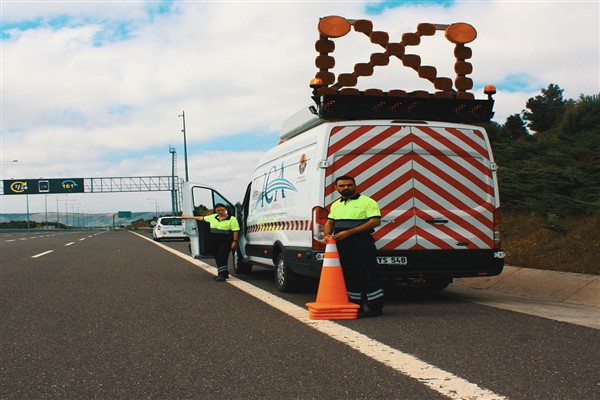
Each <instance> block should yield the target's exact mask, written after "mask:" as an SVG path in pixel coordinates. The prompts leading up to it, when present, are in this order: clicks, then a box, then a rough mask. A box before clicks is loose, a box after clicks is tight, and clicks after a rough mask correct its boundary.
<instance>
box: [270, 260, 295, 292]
mask: <svg viewBox="0 0 600 400" xmlns="http://www.w3.org/2000/svg"><path fill="white" fill-rule="evenodd" d="M298 281H299V278H298V275H296V274H295V273H294V272H292V270H291V269H290V264H289V263H288V261H287V260H286V259H285V257H284V256H283V254H279V255H278V256H277V259H276V261H275V285H276V286H277V290H279V291H280V292H284V293H286V292H287V293H289V292H293V291H294V290H296V289H297V287H298Z"/></svg>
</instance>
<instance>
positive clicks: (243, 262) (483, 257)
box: [184, 107, 504, 291]
mask: <svg viewBox="0 0 600 400" xmlns="http://www.w3.org/2000/svg"><path fill="white" fill-rule="evenodd" d="M315 111H316V110H315V109H314V107H310V108H307V109H305V110H302V111H301V112H300V113H298V114H297V115H295V116H293V117H292V118H290V119H289V120H288V121H287V122H286V123H284V127H283V130H282V133H281V137H282V142H281V143H280V144H278V145H277V146H275V147H274V148H272V149H271V150H270V151H268V152H267V153H266V154H265V155H264V156H263V157H262V159H261V160H260V161H259V162H258V165H257V167H256V169H255V170H254V171H253V173H252V176H251V179H250V183H249V185H248V188H247V191H246V195H245V198H244V200H243V202H242V204H241V207H238V208H239V209H238V210H235V211H234V207H233V204H232V203H231V202H229V201H227V200H226V199H224V198H223V197H222V196H221V195H219V193H218V192H217V191H216V190H214V189H212V188H208V187H206V186H201V185H196V184H193V183H186V184H185V186H184V214H191V213H192V212H194V211H196V212H198V210H201V209H205V208H212V207H214V204H216V203H219V202H222V203H226V204H228V205H229V206H230V208H231V210H230V212H237V217H238V220H239V222H240V226H241V229H242V232H241V234H240V240H239V251H238V252H236V254H234V255H233V270H234V272H235V273H236V274H242V273H249V272H250V271H251V269H252V265H257V266H262V267H268V268H273V269H275V270H276V284H277V287H278V289H279V290H281V291H288V290H293V288H294V286H295V285H296V283H298V282H299V280H300V277H301V276H306V277H314V278H316V277H319V274H320V269H321V265H322V259H323V254H324V249H325V246H324V245H323V244H322V243H321V242H320V241H319V240H318V239H320V238H321V237H322V231H323V226H324V224H325V222H326V220H327V214H328V211H327V208H328V207H329V206H330V205H331V204H332V203H333V202H334V201H335V200H336V199H337V198H338V197H339V194H338V193H337V191H336V190H335V188H334V181H335V178H336V177H337V176H341V175H350V176H353V177H354V178H355V179H356V183H357V187H358V190H357V191H358V192H359V193H362V194H365V195H367V196H369V197H371V198H373V199H374V200H376V201H377V202H378V204H379V206H380V208H381V212H382V220H381V225H380V226H379V227H378V228H377V229H376V230H375V233H374V237H375V239H376V246H377V249H378V257H377V261H378V263H379V264H380V265H381V269H382V276H383V278H384V279H389V280H395V281H399V282H404V283H410V284H419V285H427V286H430V287H433V288H438V289H443V288H445V287H446V286H447V285H448V284H449V283H450V282H451V281H452V278H457V277H477V276H491V275H497V274H499V273H500V272H501V271H502V268H503V265H504V260H503V257H504V253H503V252H502V250H501V246H500V239H499V222H500V214H499V206H500V204H499V195H498V182H497V178H496V169H497V167H496V164H495V163H494V159H493V156H492V152H491V149H490V144H489V140H488V137H487V134H486V132H485V130H484V129H483V128H481V127H479V126H474V125H466V124H461V123H452V122H435V121H421V120H400V119H399V120H390V119H385V120H384V119H362V120H345V119H344V120H337V121H335V120H333V121H332V120H329V119H324V118H322V117H321V116H320V115H317V113H316V112H315ZM185 226H186V233H187V234H188V235H189V236H190V237H191V243H192V246H191V251H192V255H193V256H195V257H198V256H201V255H203V253H202V249H203V246H204V245H203V241H204V240H206V238H207V235H208V231H206V230H204V231H203V232H201V228H199V227H197V226H196V222H195V221H192V220H185Z"/></svg>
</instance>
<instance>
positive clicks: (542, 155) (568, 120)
mask: <svg viewBox="0 0 600 400" xmlns="http://www.w3.org/2000/svg"><path fill="white" fill-rule="evenodd" d="M525 106H526V109H525V110H523V111H522V112H521V113H520V114H513V115H511V116H509V117H508V118H507V119H506V122H505V123H504V124H503V125H501V124H498V123H496V122H493V121H492V122H490V123H487V124H483V127H484V128H485V129H486V130H487V131H488V134H489V137H490V142H491V144H492V148H493V150H494V158H495V161H496V164H498V167H499V168H498V180H499V185H500V197H501V202H502V208H503V209H505V210H512V211H522V212H531V213H535V214H539V215H540V216H543V217H555V218H556V217H566V216H585V215H592V214H596V213H598V212H599V211H600V99H599V96H598V94H595V95H591V96H587V95H580V97H579V99H576V100H565V99H564V98H563V90H562V89H561V88H560V87H559V86H558V85H555V84H550V85H549V86H548V87H547V88H546V89H542V91H541V94H540V95H538V96H535V97H533V98H530V99H529V100H528V101H527V103H526V105H525Z"/></svg>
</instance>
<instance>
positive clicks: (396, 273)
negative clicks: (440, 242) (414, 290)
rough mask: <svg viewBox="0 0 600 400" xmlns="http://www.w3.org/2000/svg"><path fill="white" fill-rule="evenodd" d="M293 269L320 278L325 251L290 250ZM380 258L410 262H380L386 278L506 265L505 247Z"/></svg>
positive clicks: (487, 271) (491, 271)
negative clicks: (401, 263) (402, 263)
mask: <svg viewBox="0 0 600 400" xmlns="http://www.w3.org/2000/svg"><path fill="white" fill-rule="evenodd" d="M286 250H287V251H286V256H287V259H288V260H289V262H290V267H291V268H292V270H293V271H294V272H296V273H298V274H301V275H305V276H311V277H319V275H320V273H321V267H322V265H323V252H314V251H312V250H310V249H306V248H293V249H286ZM377 256H378V257H390V258H394V259H403V258H405V260H406V264H405V265H400V264H379V266H380V268H381V277H382V278H383V279H386V280H390V279H391V280H402V279H439V278H466V277H477V276H479V277H484V276H495V275H500V273H502V269H503V268H504V252H502V250H411V251H392V252H378V253H377Z"/></svg>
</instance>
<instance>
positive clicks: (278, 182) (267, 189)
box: [254, 163, 298, 208]
mask: <svg viewBox="0 0 600 400" xmlns="http://www.w3.org/2000/svg"><path fill="white" fill-rule="evenodd" d="M276 172H277V167H274V166H273V167H271V170H270V171H269V173H268V174H265V181H264V183H263V188H262V190H261V192H260V194H259V196H258V199H257V200H256V203H255V204H254V208H257V207H264V206H265V203H266V204H271V203H274V202H276V201H277V200H278V194H279V191H281V198H282V199H285V191H286V190H293V191H294V192H297V191H298V189H296V186H294V184H293V183H292V182H290V181H288V180H287V179H285V178H284V177H283V173H284V168H283V163H282V164H281V173H280V174H279V177H276V178H272V176H273V175H274V174H275V173H276Z"/></svg>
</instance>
